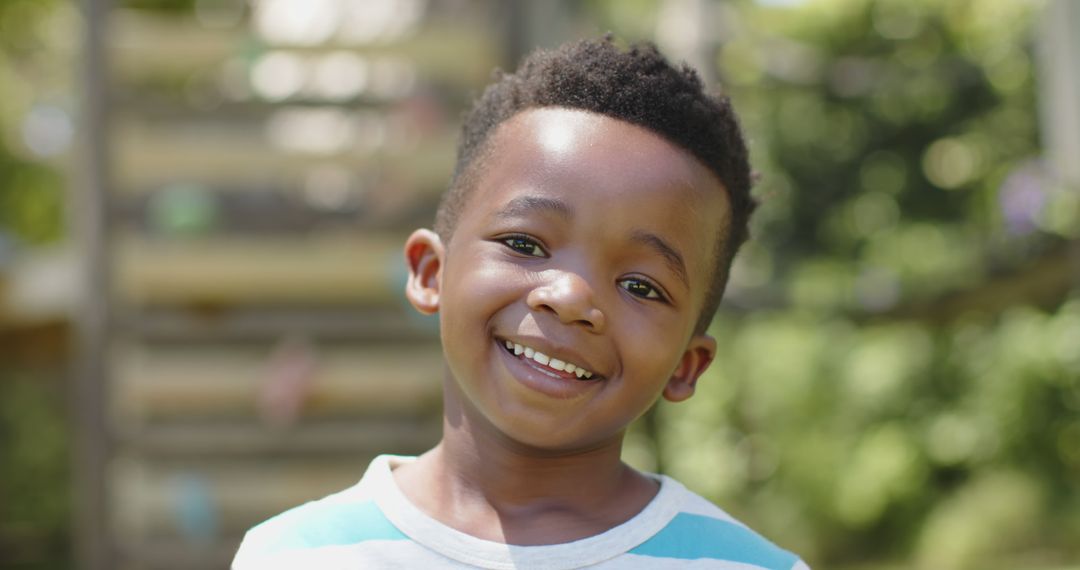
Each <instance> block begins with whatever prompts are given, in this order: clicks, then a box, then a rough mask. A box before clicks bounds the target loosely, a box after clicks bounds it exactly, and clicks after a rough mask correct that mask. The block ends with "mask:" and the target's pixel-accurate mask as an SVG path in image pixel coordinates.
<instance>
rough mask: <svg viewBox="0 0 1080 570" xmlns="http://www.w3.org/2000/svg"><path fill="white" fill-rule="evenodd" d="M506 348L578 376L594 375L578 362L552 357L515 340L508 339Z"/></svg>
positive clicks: (590, 376)
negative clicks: (573, 362)
mask: <svg viewBox="0 0 1080 570" xmlns="http://www.w3.org/2000/svg"><path fill="white" fill-rule="evenodd" d="M506 348H507V349H509V350H511V351H513V352H514V354H515V355H517V356H520V355H522V354H524V355H525V358H531V359H532V360H535V361H536V362H539V363H540V364H543V365H544V366H548V367H550V368H552V369H554V370H558V371H562V372H567V373H570V374H573V375H575V376H577V377H578V378H592V377H593V373H592V372H589V371H588V370H585V369H584V368H582V367H580V366H578V365H576V364H572V363H570V362H566V361H565V360H559V359H558V358H552V357H550V356H548V355H546V354H544V353H543V352H539V351H537V350H534V349H532V348H529V347H527V346H525V345H521V344H517V343H516V342H513V341H509V340H508V341H506Z"/></svg>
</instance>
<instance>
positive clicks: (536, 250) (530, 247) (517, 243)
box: [501, 236, 547, 257]
mask: <svg viewBox="0 0 1080 570" xmlns="http://www.w3.org/2000/svg"><path fill="white" fill-rule="evenodd" d="M501 241H502V242H503V243H504V244H506V247H509V248H510V249H512V250H514V251H516V252H518V253H520V254H522V255H528V256H530V257H547V252H546V251H544V248H542V247H540V244H538V243H536V241H534V240H532V239H530V238H527V237H525V236H510V237H505V238H502V240H501Z"/></svg>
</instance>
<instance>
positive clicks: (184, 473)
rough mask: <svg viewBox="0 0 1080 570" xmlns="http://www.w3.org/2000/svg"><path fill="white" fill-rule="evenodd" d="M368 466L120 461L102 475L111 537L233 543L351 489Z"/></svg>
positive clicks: (338, 461)
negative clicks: (110, 511) (108, 498)
mask: <svg viewBox="0 0 1080 570" xmlns="http://www.w3.org/2000/svg"><path fill="white" fill-rule="evenodd" d="M370 459H371V457H368V456H361V455H356V454H354V455H349V456H342V457H337V458H324V459H320V460H315V459H310V458H308V459H304V460H303V461H300V460H262V461H259V462H251V461H237V460H228V459H226V460H222V461H214V462H192V461H185V462H171V463H170V462H164V461H154V462H151V461H146V460H143V459H142V458H139V457H135V456H128V455H119V456H117V457H116V458H115V459H114V460H113V463H112V464H111V466H110V472H109V475H110V476H109V488H110V492H111V495H112V499H113V500H112V504H113V505H114V509H115V510H114V511H113V530H114V532H115V533H116V535H117V536H123V537H125V540H130V541H133V542H139V541H142V540H146V539H154V538H179V539H187V540H189V541H193V542H195V541H208V542H214V541H216V540H219V539H220V538H221V537H224V536H238V535H241V534H242V533H243V532H244V531H246V530H247V529H248V528H250V527H251V526H253V525H255V524H257V523H259V522H261V521H263V520H265V519H267V518H269V517H271V516H273V515H275V514H277V513H280V512H282V511H285V510H287V509H290V508H292V507H295V506H298V505H301V504H303V503H305V502H307V501H311V500H314V499H318V498H320V497H323V496H325V495H327V494H330V493H333V492H337V491H340V490H342V489H345V488H347V487H349V486H351V485H353V484H355V483H356V482H357V481H359V480H360V477H361V476H362V475H363V473H364V470H365V469H366V467H367V464H368V462H369V461H370Z"/></svg>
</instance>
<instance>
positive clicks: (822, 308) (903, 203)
mask: <svg viewBox="0 0 1080 570" xmlns="http://www.w3.org/2000/svg"><path fill="white" fill-rule="evenodd" d="M605 31H613V32H614V33H615V34H616V35H617V36H618V37H619V38H620V40H622V41H633V40H644V39H647V40H653V41H656V42H657V43H658V44H659V45H660V46H661V47H662V49H663V50H664V51H665V53H667V54H668V55H669V56H670V57H671V58H672V59H676V60H685V61H688V62H690V63H691V64H692V65H694V66H695V67H697V68H698V69H699V70H700V71H701V72H702V74H703V76H704V77H705V79H706V80H707V82H708V84H709V85H711V86H712V87H713V89H714V90H719V91H722V92H724V93H726V94H728V95H730V96H731V97H732V98H733V100H734V102H735V105H736V108H737V110H738V111H739V113H740V115H741V116H742V119H743V123H744V126H745V129H746V131H747V135H748V137H749V139H750V144H751V152H752V157H753V161H754V164H755V168H756V169H757V170H758V171H759V172H760V174H761V179H760V182H759V184H758V185H757V188H756V193H757V196H758V197H759V199H760V201H761V207H760V209H759V211H758V214H757V217H756V219H755V220H754V224H753V234H754V239H753V241H752V242H751V243H749V244H748V245H747V246H746V247H745V248H744V250H743V251H742V252H741V253H740V256H739V258H738V259H737V263H736V268H735V271H734V274H733V277H732V282H731V285H730V289H729V292H728V295H727V298H726V300H725V303H724V306H723V307H722V310H721V314H720V315H719V316H718V317H717V319H716V322H715V324H714V325H713V329H712V333H713V334H714V335H715V336H716V337H717V338H718V340H719V344H720V354H719V357H718V358H717V361H716V363H715V364H714V365H713V367H712V368H711V369H710V371H709V372H708V374H707V377H706V378H704V379H703V380H702V382H701V386H700V389H699V392H698V395H697V397H695V398H693V399H692V400H690V401H689V402H687V403H684V404H680V405H671V406H661V407H660V408H658V409H657V410H655V411H654V412H652V413H650V414H648V415H647V416H646V417H645V418H643V420H642V421H641V422H639V424H637V425H635V426H634V428H633V430H632V433H631V434H630V436H629V438H628V444H627V449H626V458H627V460H628V461H630V462H631V463H632V464H634V465H636V466H639V467H641V468H644V469H650V470H660V471H663V472H666V473H669V474H672V475H674V476H675V477H677V478H679V479H681V480H682V481H684V482H685V483H686V484H687V485H688V486H689V487H691V488H692V489H694V490H695V491H697V492H699V493H702V494H703V495H705V496H707V497H709V498H711V499H713V500H715V501H716V502H717V503H719V504H720V505H722V506H723V507H724V508H726V509H727V510H729V511H730V512H731V513H732V514H734V515H735V516H737V517H739V518H741V519H743V520H745V521H746V522H747V523H749V524H750V525H751V526H753V527H755V528H757V529H758V530H760V531H762V532H763V533H764V534H766V535H767V536H770V537H771V538H773V539H774V540H776V541H777V542H779V543H780V544H782V545H784V546H786V547H787V548H789V549H792V550H794V551H797V552H799V553H801V554H803V555H804V556H805V558H806V559H807V560H808V561H809V562H810V563H811V565H812V566H814V567H815V568H819V569H832V568H837V569H848V570H856V569H863V570H886V569H897V568H917V569H943V570H949V569H963V568H980V569H991V570H993V569H1002V570H1004V569H1034V570H1051V569H1055V570H1060V569H1064V568H1080V565H1078V562H1077V561H1078V560H1080V3H1078V2H1075V1H1071V0H1041V1H1038V0H757V1H754V0H619V1H616V0H585V1H565V0H563V1H554V0H553V1H545V2H535V1H534V2H528V1H526V0H515V1H494V0H492V1H484V0H427V1H425V0H176V1H169V0H113V1H112V2H105V1H104V0H85V1H83V2H73V1H62V0H3V1H0V567H2V568H25V569H29V568H74V567H80V568H93V569H99V568H101V569H104V568H223V567H225V566H226V565H227V563H228V560H229V559H230V558H231V555H232V553H233V551H234V550H235V548H236V546H237V544H238V542H239V540H240V538H241V536H242V534H243V532H244V531H245V530H246V529H247V528H248V527H250V526H251V525H253V524H255V523H257V522H259V521H261V520H263V519H264V518H266V517H267V516H269V515H272V514H274V513H276V512H279V511H281V510H283V509H286V508H288V507H291V506H294V505H296V504H299V503H301V502H304V501H306V500H309V499H312V498H316V497H319V496H322V495H323V494H326V493H328V492H331V491H334V490H338V489H341V488H343V487H346V486H348V485H350V484H351V483H353V482H354V481H355V480H357V478H358V477H359V476H360V474H361V473H362V471H363V468H364V466H365V465H366V463H367V461H368V460H369V459H370V458H371V457H373V456H374V455H376V454H378V453H381V452H395V453H403V454H408V453H417V452H421V451H423V450H424V449H426V448H428V447H429V446H430V445H432V444H433V443H434V442H436V441H437V438H438V435H439V431H438V430H439V384H438V377H439V375H440V373H441V372H440V371H441V360H440V355H439V346H438V339H437V337H436V330H437V329H436V324H435V322H434V321H432V320H430V319H425V318H421V317H419V316H418V315H416V314H415V313H414V312H412V311H411V310H410V309H408V307H407V306H406V303H405V302H404V300H403V297H402V295H401V288H402V285H403V283H404V268H403V265H402V262H401V254H400V249H401V244H402V241H403V238H404V236H405V235H407V233H408V232H409V231H410V230H412V229H413V228H415V227H418V226H427V225H430V223H431V221H432V217H433V213H434V208H435V205H436V201H437V199H438V196H439V194H440V192H441V191H442V190H443V188H444V187H445V186H446V183H447V180H448V178H449V175H450V171H451V168H452V164H453V159H454V145H455V137H456V131H457V128H458V127H459V122H460V114H461V112H462V111H463V109H464V108H465V107H466V106H467V104H468V103H469V101H470V100H471V98H472V97H474V96H475V95H476V94H477V93H478V92H479V90H480V89H482V87H483V86H484V84H485V83H486V82H487V81H488V79H489V78H490V72H491V70H492V68H493V67H496V66H501V67H503V68H505V69H512V68H513V67H514V65H515V63H516V62H517V61H518V60H519V58H520V57H521V56H522V54H523V53H526V52H527V51H528V50H530V49H531V48H532V47H534V46H554V45H557V44H559V43H561V42H562V41H565V40H567V39H573V38H578V37H596V36H598V35H600V34H602V33H603V32H605Z"/></svg>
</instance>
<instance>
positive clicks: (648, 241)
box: [630, 230, 690, 289]
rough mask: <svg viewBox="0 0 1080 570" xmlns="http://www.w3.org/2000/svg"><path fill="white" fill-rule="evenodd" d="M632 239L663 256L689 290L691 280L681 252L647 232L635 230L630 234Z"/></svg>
mask: <svg viewBox="0 0 1080 570" xmlns="http://www.w3.org/2000/svg"><path fill="white" fill-rule="evenodd" d="M630 239H631V240H632V241H635V242H637V243H640V244H642V245H645V246H647V247H650V248H652V249H653V250H655V251H656V252H657V253H659V254H660V255H661V256H663V258H664V261H666V262H667V265H668V268H669V269H671V271H672V273H674V274H675V276H676V277H678V278H679V279H680V280H681V281H682V282H683V285H686V287H687V288H688V289H689V288H690V278H689V277H688V276H687V274H686V262H684V261H683V256H682V254H680V253H679V250H677V249H675V248H674V247H672V246H670V245H668V243H667V242H666V241H664V240H663V239H661V238H660V236H658V235H656V234H654V233H650V232H647V231H645V230H634V232H633V233H631V234H630Z"/></svg>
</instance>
